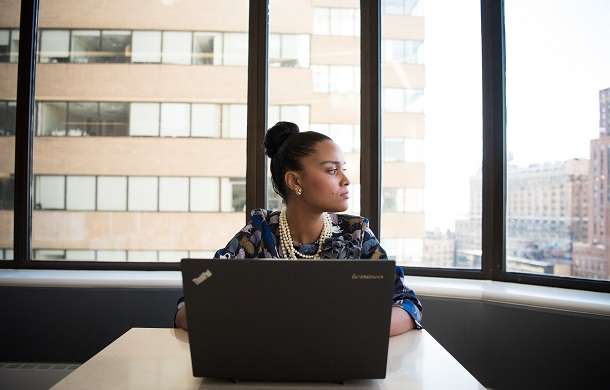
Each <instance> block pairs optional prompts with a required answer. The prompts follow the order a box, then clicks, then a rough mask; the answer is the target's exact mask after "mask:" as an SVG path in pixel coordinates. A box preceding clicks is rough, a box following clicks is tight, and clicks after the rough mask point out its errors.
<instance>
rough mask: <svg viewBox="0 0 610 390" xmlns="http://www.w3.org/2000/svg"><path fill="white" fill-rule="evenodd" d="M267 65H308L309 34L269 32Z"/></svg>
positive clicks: (293, 66)
mask: <svg viewBox="0 0 610 390" xmlns="http://www.w3.org/2000/svg"><path fill="white" fill-rule="evenodd" d="M269 66H272V67H284V68H307V67H309V35H296V34H270V35H269Z"/></svg>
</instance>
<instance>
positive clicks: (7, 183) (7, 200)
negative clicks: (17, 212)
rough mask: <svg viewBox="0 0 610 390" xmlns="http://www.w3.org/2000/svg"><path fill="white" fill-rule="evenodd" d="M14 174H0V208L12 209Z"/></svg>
mask: <svg viewBox="0 0 610 390" xmlns="http://www.w3.org/2000/svg"><path fill="white" fill-rule="evenodd" d="M14 191H15V175H12V174H11V175H6V176H0V210H13V209H14V207H15V206H14V202H15V196H14Z"/></svg>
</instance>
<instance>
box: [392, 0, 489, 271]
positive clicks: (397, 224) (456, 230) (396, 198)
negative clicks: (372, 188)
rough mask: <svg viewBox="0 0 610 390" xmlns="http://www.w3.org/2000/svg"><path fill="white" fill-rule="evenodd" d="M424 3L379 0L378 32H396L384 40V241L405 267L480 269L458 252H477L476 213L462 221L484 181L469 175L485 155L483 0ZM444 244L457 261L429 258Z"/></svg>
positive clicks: (446, 257) (478, 225)
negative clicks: (398, 22)
mask: <svg viewBox="0 0 610 390" xmlns="http://www.w3.org/2000/svg"><path fill="white" fill-rule="evenodd" d="M422 3H423V2H422V1H416V0H413V1H411V0H384V1H383V2H382V11H383V13H382V31H383V30H384V26H387V28H388V29H390V28H391V31H392V33H391V36H387V37H385V36H384V39H383V40H382V46H381V58H382V62H383V63H384V65H386V64H387V65H386V66H383V67H382V74H381V77H382V92H381V93H382V96H381V107H382V108H381V109H382V113H383V114H382V115H383V116H382V136H383V143H382V158H383V162H384V163H383V165H382V199H381V203H382V214H381V237H382V238H381V244H382V245H383V246H384V248H386V251H388V253H389V254H390V255H391V256H393V257H395V258H396V261H397V263H399V264H402V265H407V266H414V267H438V266H442V267H447V268H463V267H466V268H473V267H475V268H476V265H475V263H474V262H470V263H467V262H462V263H460V262H459V261H458V260H457V258H458V257H460V256H464V257H466V254H469V253H470V252H468V251H471V250H478V251H479V252H478V253H479V258H480V249H481V246H480V238H481V223H480V216H478V219H476V218H475V219H474V221H468V222H462V221H463V220H468V218H469V216H472V215H473V213H474V210H471V209H469V208H470V206H471V203H472V202H475V203H478V204H480V201H481V196H482V193H481V190H480V189H481V187H480V186H481V178H480V177H479V178H478V179H479V180H478V181H472V180H471V177H472V176H474V175H475V174H476V172H477V171H479V170H480V164H481V160H482V154H481V146H480V145H481V142H482V140H481V139H482V124H481V120H480V116H481V108H480V107H481V92H480V91H481V86H480V83H481V71H480V64H481V54H480V50H481V47H480V40H481V37H480V24H479V21H480V9H479V4H480V2H478V1H476V0H469V1H462V2H459V4H458V3H455V2H453V3H447V2H442V3H441V2H438V1H434V0H429V1H426V12H425V13H423V8H422ZM447 6H448V7H449V8H447ZM398 17H400V19H397V18H398ZM395 20H401V23H402V28H395V26H394V25H393V24H392V23H395ZM424 20H425V27H426V28H425V31H424V25H423V21H424ZM465 20H468V23H467V24H468V26H469V27H468V28H464V21H465ZM448 32H450V33H448ZM424 33H425V34H424ZM456 41H459V42H460V48H461V50H462V54H463V55H460V56H459V61H456V57H455V42H456ZM424 45H425V47H426V49H427V50H426V57H425V58H424V56H423V47H424ZM428 49H429V50H428ZM388 65H389V66H388ZM407 65H408V66H407ZM458 75H459V76H458ZM424 95H425V96H426V100H427V101H426V105H425V106H424ZM465 95H466V96H467V98H465ZM392 177H395V179H393V180H392V179H390V178H392ZM472 190H474V191H472ZM435 231H443V232H447V231H448V232H449V233H450V235H451V237H449V238H448V237H444V236H441V235H438V234H433V232H435ZM453 235H455V238H453ZM448 240H449V241H450V242H451V245H452V246H453V247H454V248H457V249H456V253H455V257H454V255H453V254H451V255H443V259H442V260H441V259H435V258H434V256H433V255H432V254H433V253H440V252H441V248H444V247H445V246H446V245H448V244H447V241H448ZM478 264H479V265H478V266H480V262H479V263H478Z"/></svg>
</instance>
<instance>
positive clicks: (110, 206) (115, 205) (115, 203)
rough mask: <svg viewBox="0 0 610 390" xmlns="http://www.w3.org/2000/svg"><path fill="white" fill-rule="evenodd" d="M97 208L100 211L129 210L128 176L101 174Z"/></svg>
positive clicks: (98, 182) (98, 181)
mask: <svg viewBox="0 0 610 390" xmlns="http://www.w3.org/2000/svg"><path fill="white" fill-rule="evenodd" d="M97 209H98V210H100V211H125V210H127V177H124V176H100V177H98V178H97Z"/></svg>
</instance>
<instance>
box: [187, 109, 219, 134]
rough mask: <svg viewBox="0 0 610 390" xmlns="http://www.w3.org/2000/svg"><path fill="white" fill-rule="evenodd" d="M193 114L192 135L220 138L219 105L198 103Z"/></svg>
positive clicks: (192, 111)
mask: <svg viewBox="0 0 610 390" xmlns="http://www.w3.org/2000/svg"><path fill="white" fill-rule="evenodd" d="M191 114H192V116H191V118H192V119H191V137H207V138H220V106H219V105H217V104H201V103H196V104H193V105H192V106H191Z"/></svg>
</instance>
